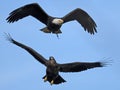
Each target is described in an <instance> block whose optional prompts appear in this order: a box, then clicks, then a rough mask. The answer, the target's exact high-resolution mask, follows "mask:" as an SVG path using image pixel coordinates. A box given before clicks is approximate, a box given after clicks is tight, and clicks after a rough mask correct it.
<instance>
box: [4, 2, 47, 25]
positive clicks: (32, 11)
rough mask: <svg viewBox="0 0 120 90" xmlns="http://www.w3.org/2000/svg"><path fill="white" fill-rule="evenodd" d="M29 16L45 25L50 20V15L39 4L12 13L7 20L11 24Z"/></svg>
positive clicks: (23, 7) (29, 5)
mask: <svg viewBox="0 0 120 90" xmlns="http://www.w3.org/2000/svg"><path fill="white" fill-rule="evenodd" d="M29 15H31V16H33V17H35V18H36V19H38V20H39V21H41V22H42V23H44V24H47V19H48V18H49V15H48V14H47V13H46V12H45V11H44V10H43V9H42V8H41V7H40V6H39V5H38V4H37V3H32V4H28V5H25V6H22V7H20V8H18V9H16V10H14V11H12V12H11V13H10V14H9V17H8V18H7V19H6V20H7V21H8V22H9V23H13V22H15V21H18V20H19V19H22V18H24V17H27V16H29Z"/></svg>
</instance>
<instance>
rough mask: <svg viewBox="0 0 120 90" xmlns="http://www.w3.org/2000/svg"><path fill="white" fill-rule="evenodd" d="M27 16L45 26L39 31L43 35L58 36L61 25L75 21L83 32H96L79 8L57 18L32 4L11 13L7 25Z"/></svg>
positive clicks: (93, 25)
mask: <svg viewBox="0 0 120 90" xmlns="http://www.w3.org/2000/svg"><path fill="white" fill-rule="evenodd" d="M29 15H31V16H33V17H34V18H36V19H38V20H39V21H40V22H42V23H44V24H45V25H46V27H44V28H42V29H41V31H43V32H45V33H53V34H57V35H58V34H60V33H62V31H61V30H60V28H61V26H62V24H64V23H66V22H69V21H73V20H77V21H78V22H79V23H80V24H81V25H82V27H83V28H84V30H85V31H86V30H87V31H88V33H90V34H94V33H95V32H97V30H96V27H97V25H96V23H95V21H94V20H93V19H92V18H91V17H90V16H89V15H88V13H86V12H85V11H84V10H82V9H80V8H76V9H75V10H73V11H71V12H70V13H68V14H67V15H65V16H64V17H61V18H60V17H59V18H58V17H52V16H50V15H48V14H47V13H46V12H45V11H44V10H43V9H42V8H41V7H40V6H39V5H38V4H37V3H32V4H27V5H25V6H22V7H20V8H18V9H16V10H14V11H12V12H11V13H10V14H9V17H8V18H7V19H6V20H7V21H8V22H9V23H13V22H15V21H18V20H19V19H22V18H24V17H27V16H29Z"/></svg>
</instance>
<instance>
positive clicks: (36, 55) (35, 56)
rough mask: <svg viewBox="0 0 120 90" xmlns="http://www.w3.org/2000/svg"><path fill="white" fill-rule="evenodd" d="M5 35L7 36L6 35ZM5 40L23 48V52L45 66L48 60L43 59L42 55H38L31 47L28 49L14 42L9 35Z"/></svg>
mask: <svg viewBox="0 0 120 90" xmlns="http://www.w3.org/2000/svg"><path fill="white" fill-rule="evenodd" d="M6 35H7V34H6ZM6 38H7V40H8V41H10V42H11V43H13V44H15V45H17V46H19V47H21V48H23V49H24V50H26V51H27V52H28V53H30V54H31V55H32V56H33V57H34V58H35V59H36V60H38V61H39V62H40V63H42V64H44V65H45V66H46V64H47V62H48V60H47V59H45V58H44V57H43V56H42V55H40V54H39V53H38V52H36V51H35V50H34V49H32V48H31V47H28V46H26V45H24V44H22V43H20V42H17V41H16V40H14V39H13V38H12V37H11V36H10V34H8V35H7V37H6Z"/></svg>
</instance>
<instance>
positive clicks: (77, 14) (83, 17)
mask: <svg viewBox="0 0 120 90" xmlns="http://www.w3.org/2000/svg"><path fill="white" fill-rule="evenodd" d="M62 19H63V20H64V23H66V22H69V21H72V20H77V21H78V22H79V23H80V24H81V25H82V27H83V28H84V30H85V31H86V30H87V31H88V33H90V34H94V33H95V32H97V30H96V27H97V25H96V23H95V21H94V20H93V19H92V18H91V17H90V16H89V15H88V13H86V12H85V11H83V10H82V9H80V8H77V9H75V10H73V11H71V12H70V13H68V14H67V15H65V16H64V17H63V18H62Z"/></svg>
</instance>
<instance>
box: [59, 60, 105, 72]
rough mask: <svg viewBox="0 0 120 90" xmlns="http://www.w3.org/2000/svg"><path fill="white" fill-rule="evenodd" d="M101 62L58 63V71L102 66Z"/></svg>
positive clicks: (82, 69)
mask: <svg viewBox="0 0 120 90" xmlns="http://www.w3.org/2000/svg"><path fill="white" fill-rule="evenodd" d="M103 66H104V64H103V63H102V62H93V63H92V62H91V63H90V62H73V63H66V64H59V67H60V72H80V71H84V70H87V69H91V68H96V67H103Z"/></svg>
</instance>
